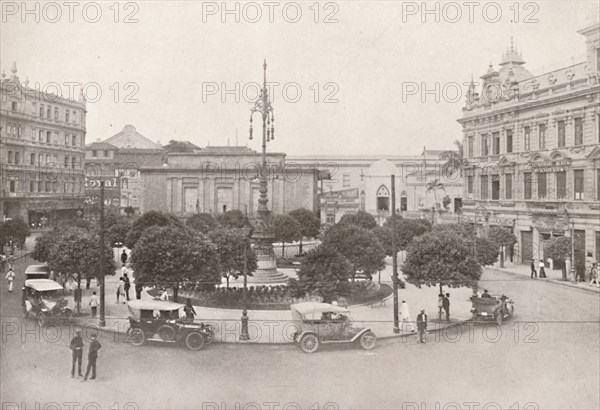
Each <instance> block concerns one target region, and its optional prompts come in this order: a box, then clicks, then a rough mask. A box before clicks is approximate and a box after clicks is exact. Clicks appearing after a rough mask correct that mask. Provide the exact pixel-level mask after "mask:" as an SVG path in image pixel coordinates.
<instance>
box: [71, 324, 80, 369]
mask: <svg viewBox="0 0 600 410" xmlns="http://www.w3.org/2000/svg"><path fill="white" fill-rule="evenodd" d="M70 349H71V350H72V351H73V366H72V367H71V377H75V364H77V365H78V366H77V374H78V375H79V376H83V374H81V361H82V359H83V338H82V337H81V330H76V331H75V337H74V338H73V339H71V346H70Z"/></svg>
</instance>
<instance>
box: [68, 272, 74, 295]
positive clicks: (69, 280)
mask: <svg viewBox="0 0 600 410" xmlns="http://www.w3.org/2000/svg"><path fill="white" fill-rule="evenodd" d="M68 278H69V279H68V280H67V291H68V292H69V293H71V291H72V290H73V275H68Z"/></svg>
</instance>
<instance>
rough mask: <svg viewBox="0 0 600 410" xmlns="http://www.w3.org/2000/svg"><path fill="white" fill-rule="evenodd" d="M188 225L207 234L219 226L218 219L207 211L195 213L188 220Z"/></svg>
mask: <svg viewBox="0 0 600 410" xmlns="http://www.w3.org/2000/svg"><path fill="white" fill-rule="evenodd" d="M185 224H186V226H188V227H190V228H192V229H195V230H196V231H198V232H202V233H203V234H207V233H208V232H210V231H212V230H213V229H215V228H216V227H217V226H218V223H217V220H216V219H215V218H214V217H213V216H212V215H211V214H207V213H199V214H194V215H192V216H190V217H189V219H188V220H187V221H186V223H185Z"/></svg>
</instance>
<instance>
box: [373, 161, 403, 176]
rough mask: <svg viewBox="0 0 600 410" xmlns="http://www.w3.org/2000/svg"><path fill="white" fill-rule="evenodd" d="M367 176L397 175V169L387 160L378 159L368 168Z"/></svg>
mask: <svg viewBox="0 0 600 410" xmlns="http://www.w3.org/2000/svg"><path fill="white" fill-rule="evenodd" d="M367 175H368V176H371V177H383V176H386V177H389V176H390V175H398V167H397V166H396V165H394V164H392V163H391V162H390V161H388V160H387V159H380V160H379V161H377V162H374V163H373V164H372V165H371V166H370V167H369V169H368V170H367Z"/></svg>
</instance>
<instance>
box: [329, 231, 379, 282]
mask: <svg viewBox="0 0 600 410" xmlns="http://www.w3.org/2000/svg"><path fill="white" fill-rule="evenodd" d="M323 244H325V245H327V246H331V247H333V248H334V249H336V250H337V251H338V252H339V253H341V254H342V255H343V256H344V257H346V259H348V261H349V262H350V263H351V264H352V280H354V278H355V274H356V271H358V270H362V271H363V272H364V273H365V274H367V275H369V276H370V275H373V274H374V273H375V272H377V271H379V270H382V269H384V268H385V261H384V259H385V250H384V248H383V246H382V245H381V244H380V243H379V240H378V239H377V237H376V236H375V234H374V233H373V232H371V231H368V230H366V229H363V228H361V227H359V226H356V225H353V224H339V223H338V224H337V225H334V226H332V227H331V228H329V229H328V230H327V232H326V233H325V236H324V238H323Z"/></svg>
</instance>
